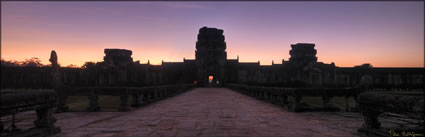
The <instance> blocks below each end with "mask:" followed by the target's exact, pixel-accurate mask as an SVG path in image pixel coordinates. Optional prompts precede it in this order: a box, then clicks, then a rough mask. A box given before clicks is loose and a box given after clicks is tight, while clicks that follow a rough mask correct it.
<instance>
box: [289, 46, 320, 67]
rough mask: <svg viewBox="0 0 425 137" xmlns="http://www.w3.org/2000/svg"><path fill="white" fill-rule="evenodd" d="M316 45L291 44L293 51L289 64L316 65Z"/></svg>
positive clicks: (290, 52) (291, 51)
mask: <svg viewBox="0 0 425 137" xmlns="http://www.w3.org/2000/svg"><path fill="white" fill-rule="evenodd" d="M314 46H315V44H311V43H297V44H291V48H292V49H291V50H290V51H289V54H290V55H291V58H289V62H291V63H294V64H297V65H301V66H304V65H307V64H309V63H316V62H317V57H316V53H317V51H316V49H314Z"/></svg>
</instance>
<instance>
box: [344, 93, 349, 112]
mask: <svg viewBox="0 0 425 137" xmlns="http://www.w3.org/2000/svg"><path fill="white" fill-rule="evenodd" d="M349 99H350V96H345V97H344V100H345V112H350V100H349Z"/></svg>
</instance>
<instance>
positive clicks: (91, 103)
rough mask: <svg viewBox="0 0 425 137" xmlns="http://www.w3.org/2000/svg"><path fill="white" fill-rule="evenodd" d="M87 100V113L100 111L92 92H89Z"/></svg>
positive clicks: (96, 97) (96, 98) (95, 96)
mask: <svg viewBox="0 0 425 137" xmlns="http://www.w3.org/2000/svg"><path fill="white" fill-rule="evenodd" d="M88 98H89V107H88V108H87V110H88V111H100V106H99V102H98V99H99V97H98V96H97V95H96V94H95V93H94V91H90V95H89V96H88Z"/></svg>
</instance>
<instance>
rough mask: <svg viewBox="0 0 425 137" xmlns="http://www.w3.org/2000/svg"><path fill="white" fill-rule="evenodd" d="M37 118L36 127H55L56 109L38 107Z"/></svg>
mask: <svg viewBox="0 0 425 137" xmlns="http://www.w3.org/2000/svg"><path fill="white" fill-rule="evenodd" d="M36 112H37V120H34V124H35V127H37V128H51V127H54V123H55V122H56V119H55V118H54V117H53V112H54V110H53V109H52V108H49V107H46V106H40V107H38V108H36Z"/></svg>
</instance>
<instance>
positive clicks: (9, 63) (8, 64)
mask: <svg viewBox="0 0 425 137" xmlns="http://www.w3.org/2000/svg"><path fill="white" fill-rule="evenodd" d="M0 62H1V66H5V67H17V66H20V62H19V61H15V60H4V59H3V58H1V59H0Z"/></svg>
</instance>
